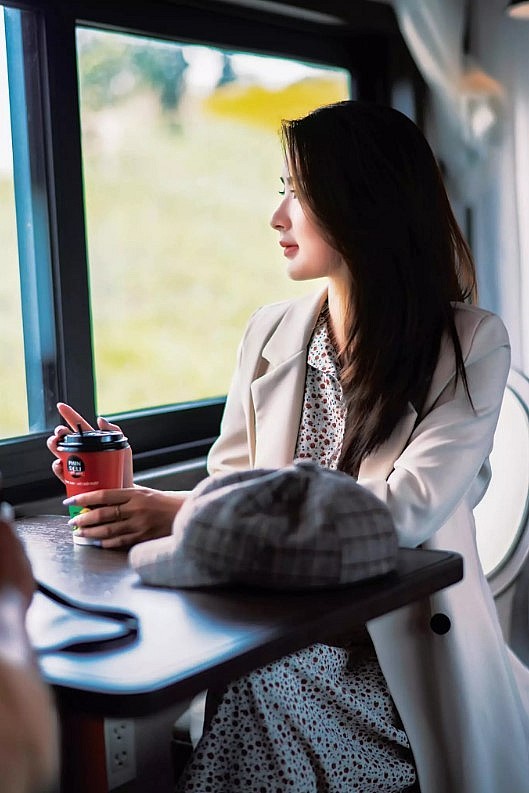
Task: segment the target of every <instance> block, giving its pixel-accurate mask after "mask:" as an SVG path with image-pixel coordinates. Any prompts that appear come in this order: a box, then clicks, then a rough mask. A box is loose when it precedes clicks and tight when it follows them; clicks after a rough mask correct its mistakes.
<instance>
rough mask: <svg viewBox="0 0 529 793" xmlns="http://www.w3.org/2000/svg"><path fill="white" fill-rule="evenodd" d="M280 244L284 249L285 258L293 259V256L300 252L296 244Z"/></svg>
mask: <svg viewBox="0 0 529 793" xmlns="http://www.w3.org/2000/svg"><path fill="white" fill-rule="evenodd" d="M279 244H280V245H281V247H282V248H283V256H286V257H287V259H289V258H291V257H292V256H295V255H296V253H297V252H298V247H299V246H298V245H295V244H294V243H290V242H280V243H279Z"/></svg>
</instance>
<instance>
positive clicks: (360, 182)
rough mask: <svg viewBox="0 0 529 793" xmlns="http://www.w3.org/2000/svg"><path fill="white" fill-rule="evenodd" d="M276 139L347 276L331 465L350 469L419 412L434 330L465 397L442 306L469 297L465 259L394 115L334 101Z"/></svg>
mask: <svg viewBox="0 0 529 793" xmlns="http://www.w3.org/2000/svg"><path fill="white" fill-rule="evenodd" d="M281 136H282V143H283V148H284V151H285V155H286V158H287V161H288V164H289V168H290V172H291V176H292V178H293V182H294V186H295V189H296V191H297V195H298V197H299V199H300V200H301V202H302V205H303V206H304V208H305V211H306V212H308V213H310V216H311V217H312V218H313V219H314V220H315V222H316V223H317V224H318V226H319V228H320V230H321V232H322V235H323V236H324V237H325V238H326V239H327V241H328V242H329V243H330V244H331V245H332V246H333V247H334V248H335V249H336V250H337V251H338V252H339V253H340V254H341V256H342V258H343V259H344V261H345V262H346V264H347V266H348V268H349V271H350V273H351V290H350V294H349V295H348V297H347V303H348V310H347V313H346V320H345V327H344V331H345V339H346V341H345V344H344V345H343V347H342V349H341V350H340V351H339V355H340V362H341V383H342V388H343V392H344V398H345V400H346V404H347V419H346V429H345V435H344V440H343V444H342V452H341V459H340V461H339V468H340V469H342V470H345V471H347V472H349V473H353V474H356V473H357V472H358V469H359V466H360V463H361V462H362V460H363V459H364V458H365V457H366V456H367V455H369V454H370V453H371V452H373V451H374V450H375V449H376V448H377V447H378V446H380V445H381V444H382V443H383V442H384V441H385V440H386V439H387V438H388V437H389V436H390V435H391V433H392V431H393V430H394V428H395V426H396V424H397V422H398V421H399V419H400V418H401V417H402V416H403V415H404V413H405V411H406V408H407V405H408V402H410V401H411V402H412V404H413V405H414V406H415V407H416V408H417V409H420V407H421V404H422V401H423V399H424V397H425V395H426V393H427V390H428V386H429V383H430V380H431V377H432V374H433V371H434V369H435V366H436V363H437V359H438V355H439V349H440V344H441V338H442V336H443V334H444V333H446V334H448V337H449V338H450V340H451V344H452V347H453V351H454V357H455V365H456V372H457V375H458V376H459V377H461V378H462V380H463V383H464V385H465V388H466V391H467V395H468V396H469V399H470V395H469V394H468V383H467V378H466V374H465V367H464V362H463V357H462V353H461V345H460V343H459V338H458V335H457V331H456V327H455V322H454V314H453V307H452V305H451V303H452V301H469V300H471V299H473V297H474V296H475V291H476V278H475V268H474V263H473V259H472V255H471V253H470V250H469V248H468V245H467V243H466V242H465V240H464V238H463V235H462V233H461V230H460V229H459V226H458V224H457V222H456V219H455V217H454V215H453V212H452V209H451V207H450V203H449V200H448V196H447V194H446V191H445V188H444V185H443V180H442V176H441V173H440V170H439V167H438V165H437V162H436V160H435V157H434V155H433V152H432V150H431V149H430V146H429V145H428V142H427V141H426V139H425V137H424V135H423V134H422V132H421V131H420V130H419V129H418V127H417V126H416V125H415V124H414V123H413V122H412V121H411V120H410V119H409V118H407V116H405V115H404V114H402V113H400V112H399V111H397V110H395V109H393V108H390V107H385V106H382V105H376V104H370V103H365V102H356V101H345V102H339V103H337V104H333V105H327V106H325V107H322V108H319V109H317V110H315V111H313V112H312V113H310V114H309V115H307V116H305V117H303V118H301V119H296V120H293V121H284V122H283V123H282V129H281Z"/></svg>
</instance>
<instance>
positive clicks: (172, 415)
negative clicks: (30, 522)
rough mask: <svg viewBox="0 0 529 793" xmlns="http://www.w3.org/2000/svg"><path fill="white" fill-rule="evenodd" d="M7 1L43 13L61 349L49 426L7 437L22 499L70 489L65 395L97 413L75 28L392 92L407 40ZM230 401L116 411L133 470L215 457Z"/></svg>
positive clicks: (201, 14) (136, 9) (202, 0)
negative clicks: (60, 460) (332, 75)
mask: <svg viewBox="0 0 529 793" xmlns="http://www.w3.org/2000/svg"><path fill="white" fill-rule="evenodd" d="M0 2H2V0H0ZM2 5H3V6H4V7H9V8H19V9H21V10H29V11H32V12H34V14H35V18H36V27H37V31H36V39H37V43H38V53H37V55H38V61H37V64H36V65H37V68H38V81H39V84H40V105H39V124H40V125H41V134H42V141H43V146H44V156H45V169H44V172H43V179H44V180H45V183H46V190H47V196H48V217H49V253H50V262H51V282H52V289H53V301H54V303H53V312H54V325H55V347H56V356H55V361H54V362H53V366H52V369H53V373H52V376H51V377H50V382H49V383H47V386H46V392H45V416H46V421H47V422H49V428H48V429H47V430H45V431H44V432H35V433H32V434H31V435H28V436H23V437H19V438H14V439H13V438H12V439H7V440H2V441H0V471H2V474H3V485H4V495H5V497H6V498H8V499H10V500H11V501H12V502H13V503H15V504H17V503H21V502H23V501H32V500H36V499H39V498H44V497H49V496H53V495H55V494H58V493H59V492H62V490H61V485H60V483H59V482H58V480H57V479H56V478H55V477H54V476H53V475H52V474H51V469H50V465H51V461H52V458H51V455H50V453H49V452H48V450H47V449H46V444H45V439H46V438H47V436H48V435H49V433H50V429H52V428H53V426H54V424H55V422H56V421H58V420H59V417H58V414H57V413H56V409H55V403H56V402H57V401H59V400H61V401H65V402H68V403H70V404H72V405H73V406H75V407H76V409H78V410H79V412H81V413H82V414H83V415H84V416H85V417H86V418H87V419H88V420H91V419H94V418H95V388H94V376H93V351H92V340H91V329H90V304H89V288H88V257H87V246H86V228H85V216H84V195H83V176H82V152H81V125H80V112H79V90H78V81H77V55H76V33H75V32H76V27H77V26H78V25H87V26H90V27H100V28H102V29H110V30H112V29H113V30H116V31H118V30H119V31H121V32H127V33H133V34H139V35H146V36H151V37H160V38H163V39H167V40H175V41H186V42H189V43H199V44H210V45H212V46H217V47H224V48H227V49H240V50H243V51H246V52H255V53H256V54H265V55H276V56H279V57H281V56H283V57H293V58H297V59H300V60H305V61H309V62H315V63H322V64H325V65H329V66H338V67H342V68H345V69H347V70H348V71H349V72H350V73H351V75H352V78H353V80H354V81H355V84H356V86H357V91H358V95H359V97H361V98H364V99H368V100H372V101H384V102H387V101H389V98H390V85H389V70H390V66H391V64H390V63H389V59H390V53H391V49H392V47H393V46H394V44H395V40H397V41H398V43H399V44H400V42H401V39H400V34H398V28H397V27H396V23H395V26H394V29H393V30H390V31H389V32H388V31H385V32H383V33H375V32H373V33H368V34H366V33H365V32H361V31H359V30H357V31H356V32H355V31H354V30H351V29H349V28H347V27H344V28H342V27H335V26H323V27H322V25H321V24H319V25H317V24H315V23H313V22H309V21H305V20H300V19H292V18H290V17H283V16H279V15H278V14H271V13H269V12H266V13H263V12H258V11H256V10H253V9H248V8H245V7H244V6H240V5H237V6H230V4H229V3H224V2H222V3H220V2H217V3H213V2H207V0H188V1H187V2H186V3H179V2H169V0H165V1H164V0H160V2H149V1H148V0H137V2H135V3H132V2H130V3H125V2H119V0H110V2H105V3H101V2H97V0H93V2H77V0H72V2H64V1H63V0H51V2H50V0H46V1H45V0H33V1H31V0H29V1H28V2H17V1H16V0H15V1H13V0H4V2H2ZM367 5H368V6H372V4H371V3H367ZM388 10H389V9H388ZM384 11H386V9H384ZM257 22H258V24H256V23H257ZM389 27H390V28H391V25H389ZM322 31H323V32H324V35H322ZM401 46H402V45H401ZM224 403H225V399H224V398H218V399H206V400H202V401H198V402H193V403H184V404H174V405H168V406H164V407H161V408H155V409H146V410H142V411H134V412H129V413H120V414H119V415H115V416H110V418H112V419H113V420H116V421H118V422H119V423H120V425H121V426H122V428H123V430H124V432H125V434H126V435H127V436H128V437H129V439H130V441H131V445H132V447H133V450H134V466H135V471H142V470H146V469H149V468H155V467H158V466H161V465H167V464H169V463H175V462H182V461H185V460H193V459H196V458H199V457H203V456H205V455H206V454H207V451H208V449H209V447H210V445H211V443H212V442H213V440H214V439H215V437H216V436H217V435H218V432H219V427H220V419H221V416H222V411H223V408H224Z"/></svg>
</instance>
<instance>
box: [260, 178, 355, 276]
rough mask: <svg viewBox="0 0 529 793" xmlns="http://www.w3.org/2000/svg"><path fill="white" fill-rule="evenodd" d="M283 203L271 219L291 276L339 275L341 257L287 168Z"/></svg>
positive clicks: (341, 266)
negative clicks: (309, 210) (303, 200)
mask: <svg viewBox="0 0 529 793" xmlns="http://www.w3.org/2000/svg"><path fill="white" fill-rule="evenodd" d="M281 182H282V184H283V188H282V190H281V191H280V194H281V196H282V200H281V203H280V204H279V206H278V207H277V209H276V211H275V212H274V214H273V215H272V217H271V219H270V225H271V226H272V228H274V229H275V230H276V231H278V232H279V244H280V245H281V247H282V248H283V256H284V257H285V258H286V260H287V273H288V275H289V277H290V278H292V280H294V281H306V280H309V279H310V278H322V277H325V276H330V277H332V276H334V275H338V273H339V271H341V270H343V268H344V267H345V265H344V263H343V261H342V258H341V256H340V254H339V253H338V251H337V250H335V248H333V247H331V245H329V243H328V242H327V241H326V240H325V239H324V238H323V237H322V234H321V232H320V230H319V229H318V227H317V225H316V224H315V222H314V221H313V220H311V219H310V217H308V215H307V214H305V212H304V210H303V207H302V206H301V202H300V201H299V200H298V198H297V196H296V194H295V191H294V185H293V182H292V178H291V176H290V173H289V171H288V168H287V167H286V166H285V168H284V169H283V173H282V176H281Z"/></svg>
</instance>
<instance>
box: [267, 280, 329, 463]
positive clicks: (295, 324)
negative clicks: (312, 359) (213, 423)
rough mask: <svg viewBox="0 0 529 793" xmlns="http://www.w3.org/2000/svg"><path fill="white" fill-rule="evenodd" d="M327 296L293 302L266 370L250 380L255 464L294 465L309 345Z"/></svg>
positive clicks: (271, 347) (271, 342) (273, 340)
mask: <svg viewBox="0 0 529 793" xmlns="http://www.w3.org/2000/svg"><path fill="white" fill-rule="evenodd" d="M326 297H327V289H325V290H323V291H320V292H318V293H316V294H311V295H308V296H307V297H306V298H303V299H302V300H298V301H296V302H295V303H293V304H292V305H291V307H290V308H289V309H288V311H287V312H286V313H285V314H284V316H283V317H282V319H281V321H280V323H279V325H278V326H277V328H276V330H275V331H274V333H273V334H272V336H271V337H270V339H269V340H268V342H267V344H266V345H265V347H264V349H263V352H262V357H263V359H264V362H265V367H266V371H265V372H264V374H263V375H261V377H258V378H257V379H256V380H254V381H253V383H252V384H251V393H252V402H253V407H254V414H255V437H256V448H255V460H254V466H255V467H256V468H258V467H277V466H283V465H290V463H291V462H292V460H293V458H294V453H295V450H296V442H297V436H298V429H299V421H300V416H301V408H302V405H303V393H304V390H305V374H306V367H307V346H308V343H309V341H310V337H311V334H312V331H313V329H314V325H315V323H316V320H317V318H318V315H319V313H320V311H321V307H322V305H323V303H324V301H325V299H326Z"/></svg>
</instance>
